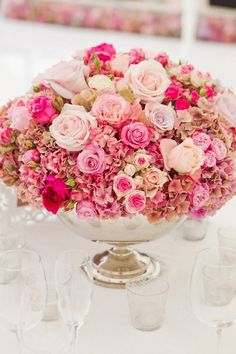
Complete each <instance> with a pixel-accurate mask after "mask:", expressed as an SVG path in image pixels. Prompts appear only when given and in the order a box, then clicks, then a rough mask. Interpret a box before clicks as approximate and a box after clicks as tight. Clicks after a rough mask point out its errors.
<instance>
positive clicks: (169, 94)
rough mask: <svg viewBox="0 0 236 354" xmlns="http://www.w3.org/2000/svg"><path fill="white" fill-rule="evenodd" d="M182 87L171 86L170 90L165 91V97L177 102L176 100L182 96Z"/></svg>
mask: <svg viewBox="0 0 236 354" xmlns="http://www.w3.org/2000/svg"><path fill="white" fill-rule="evenodd" d="M180 92H181V90H180V87H179V86H176V85H173V84H171V85H170V86H169V87H168V89H167V90H166V91H165V97H166V98H168V99H169V100H176V98H178V97H179V95H180Z"/></svg>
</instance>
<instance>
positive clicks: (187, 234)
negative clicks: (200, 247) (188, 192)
mask: <svg viewBox="0 0 236 354" xmlns="http://www.w3.org/2000/svg"><path fill="white" fill-rule="evenodd" d="M208 226H209V220H208V218H203V219H193V218H187V219H186V220H185V222H184V223H183V225H182V227H181V230H182V234H183V238H184V239H185V240H188V241H200V240H203V239H204V238H205V237H206V234H207V231H208Z"/></svg>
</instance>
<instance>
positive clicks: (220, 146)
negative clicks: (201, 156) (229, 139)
mask: <svg viewBox="0 0 236 354" xmlns="http://www.w3.org/2000/svg"><path fill="white" fill-rule="evenodd" d="M211 149H212V151H213V152H214V154H215V156H216V158H217V160H223V159H224V158H225V157H226V155H227V147H226V145H225V143H224V142H223V141H222V140H220V139H218V138H215V139H213V140H212V142H211Z"/></svg>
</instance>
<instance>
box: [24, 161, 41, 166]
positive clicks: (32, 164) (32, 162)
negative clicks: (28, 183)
mask: <svg viewBox="0 0 236 354" xmlns="http://www.w3.org/2000/svg"><path fill="white" fill-rule="evenodd" d="M27 166H29V167H38V166H39V163H37V162H34V161H30V162H28V163H27Z"/></svg>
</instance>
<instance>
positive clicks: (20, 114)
mask: <svg viewBox="0 0 236 354" xmlns="http://www.w3.org/2000/svg"><path fill="white" fill-rule="evenodd" d="M8 117H9V119H10V120H11V121H12V123H11V127H12V128H13V129H16V130H19V131H20V132H23V131H24V130H25V129H26V128H27V127H28V125H29V121H30V120H31V116H30V115H29V112H28V109H27V107H26V105H25V103H24V102H23V101H18V102H16V103H15V104H13V105H12V106H11V107H10V108H9V110H8Z"/></svg>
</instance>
